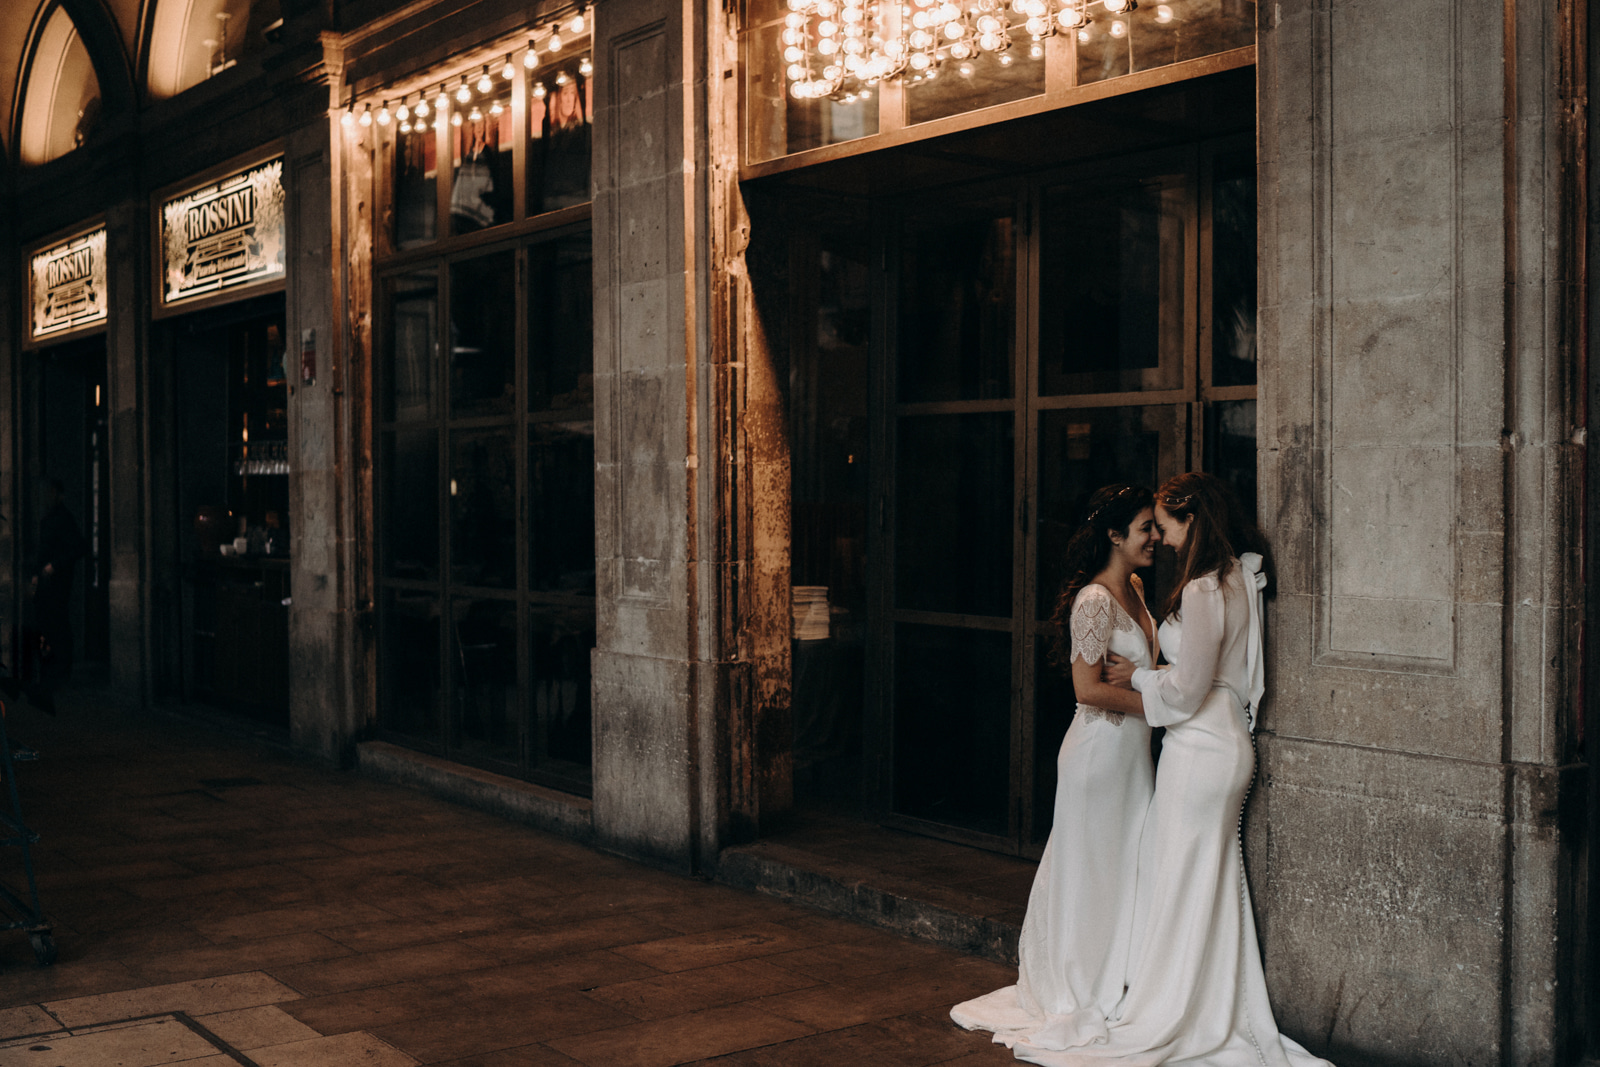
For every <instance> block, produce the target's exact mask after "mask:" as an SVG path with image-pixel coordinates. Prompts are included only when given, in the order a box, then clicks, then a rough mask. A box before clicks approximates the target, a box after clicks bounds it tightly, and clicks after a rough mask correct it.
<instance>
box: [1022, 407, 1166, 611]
mask: <svg viewBox="0 0 1600 1067" xmlns="http://www.w3.org/2000/svg"><path fill="white" fill-rule="evenodd" d="M1182 410H1183V409H1182V408H1181V407H1180V406H1178V405H1175V404H1170V405H1169V404H1162V405H1159V406H1153V407H1128V408H1072V409H1069V410H1064V411H1041V412H1040V413H1039V503H1038V509H1037V511H1038V539H1039V540H1038V544H1039V563H1038V575H1039V582H1038V592H1037V598H1036V601H1035V606H1034V610H1035V612H1037V615H1036V616H1035V617H1036V618H1039V619H1048V618H1049V617H1050V613H1051V612H1052V611H1053V610H1054V609H1055V603H1056V596H1057V595H1058V593H1059V592H1060V589H1061V584H1062V583H1063V582H1064V581H1065V580H1066V579H1067V574H1066V571H1065V570H1064V569H1063V567H1062V558H1063V556H1064V554H1065V552H1066V548H1067V542H1068V541H1069V540H1070V539H1071V537H1072V535H1073V533H1074V532H1075V531H1076V530H1077V529H1078V526H1079V524H1081V523H1082V522H1083V520H1084V518H1085V517H1086V512H1085V507H1084V505H1085V504H1086V503H1087V502H1088V500H1089V497H1090V496H1091V495H1093V493H1094V491H1095V490H1096V489H1098V488H1100V487H1101V486H1102V485H1109V484H1111V483H1113V482H1125V483H1128V484H1131V485H1142V486H1145V487H1146V488H1149V489H1154V488H1155V487H1156V486H1157V485H1159V484H1160V482H1161V480H1162V479H1163V478H1167V477H1171V476H1172V475H1174V474H1177V473H1178V472H1179V471H1181V470H1182V469H1183V438H1182V435H1181V434H1180V433H1179V430H1180V423H1179V418H1180V415H1181V412H1182ZM1158 558H1159V557H1158ZM1146 581H1147V582H1149V581H1150V578H1149V577H1148V576H1147V577H1146Z"/></svg>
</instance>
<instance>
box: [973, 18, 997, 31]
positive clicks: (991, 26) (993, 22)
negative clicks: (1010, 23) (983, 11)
mask: <svg viewBox="0 0 1600 1067" xmlns="http://www.w3.org/2000/svg"><path fill="white" fill-rule="evenodd" d="M999 28H1000V20H999V19H997V18H995V17H994V16H993V15H985V16H983V17H982V18H980V19H979V20H978V32H979V33H994V32H995V31H996V30H998V29H999Z"/></svg>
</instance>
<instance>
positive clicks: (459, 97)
mask: <svg viewBox="0 0 1600 1067" xmlns="http://www.w3.org/2000/svg"><path fill="white" fill-rule="evenodd" d="M471 99H472V90H471V89H469V88H467V76H466V75H465V74H463V75H461V85H460V87H459V88H457V89H456V101H457V102H458V103H462V104H465V103H466V102H467V101H469V100H471Z"/></svg>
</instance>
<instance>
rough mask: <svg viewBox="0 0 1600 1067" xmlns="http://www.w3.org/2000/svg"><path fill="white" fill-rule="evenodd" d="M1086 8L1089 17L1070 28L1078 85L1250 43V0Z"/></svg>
mask: <svg viewBox="0 0 1600 1067" xmlns="http://www.w3.org/2000/svg"><path fill="white" fill-rule="evenodd" d="M1091 10H1092V11H1094V13H1095V17H1094V18H1092V19H1091V20H1090V22H1089V24H1088V25H1086V26H1084V27H1082V28H1081V29H1079V30H1077V31H1076V37H1077V41H1076V43H1077V51H1078V83H1079V84H1080V85H1086V84H1088V83H1089V82H1098V81H1105V80H1106V79H1108V78H1120V77H1122V76H1123V75H1124V74H1134V73H1137V72H1138V71H1141V70H1150V69H1152V68H1155V67H1164V66H1167V65H1169V64H1172V63H1181V62H1183V61H1184V60H1186V59H1199V58H1200V57H1201V56H1210V55H1216V54H1217V53H1218V52H1226V51H1229V50H1231V49H1234V48H1244V47H1246V46H1248V45H1252V44H1255V41H1256V5H1255V3H1254V2H1253V0H1209V2H1206V3H1193V2H1189V0H1175V2H1172V3H1165V4H1152V3H1142V4H1139V5H1138V6H1137V7H1136V8H1134V10H1132V11H1129V12H1124V13H1122V14H1120V15H1110V14H1106V15H1101V14H1099V12H1098V9H1097V8H1096V9H1091Z"/></svg>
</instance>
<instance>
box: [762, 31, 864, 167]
mask: <svg viewBox="0 0 1600 1067" xmlns="http://www.w3.org/2000/svg"><path fill="white" fill-rule="evenodd" d="M780 6H781V5H780ZM782 14H784V15H787V14H788V11H787V10H786V9H785V10H784V11H783V12H782ZM817 22H818V19H817V18H816V17H815V16H813V17H812V18H811V22H810V25H809V27H808V30H809V33H810V40H811V52H810V55H811V59H810V63H809V67H810V71H811V75H810V76H811V80H812V84H816V83H817V82H818V81H820V80H821V79H822V76H823V70H824V68H825V67H826V66H827V65H828V64H829V63H831V62H832V61H831V60H826V59H824V58H823V57H822V56H821V55H820V54H819V53H818V52H817V51H816V50H815V41H816V39H817V38H816V29H815V27H816V24H817ZM749 25H750V26H751V27H752V28H751V29H750V31H749V32H748V33H747V34H746V35H745V40H746V41H747V42H748V45H747V50H746V53H745V55H746V57H747V60H748V62H747V64H746V79H747V80H746V82H745V86H746V102H745V107H746V109H747V113H746V130H747V136H748V138H749V144H748V151H749V153H750V158H751V160H752V161H756V160H762V159H772V158H775V157H777V156H782V155H787V154H788V153H790V152H803V151H805V150H807V149H810V148H820V147H822V146H823V145H830V144H839V143H841V142H843V141H853V140H855V139H856V138H857V137H865V136H867V135H868V134H873V133H877V132H878V97H877V93H876V92H875V91H874V90H875V88H876V86H868V85H863V84H861V83H860V82H858V81H857V80H856V79H855V78H853V77H848V78H846V79H844V80H845V82H847V83H848V84H847V85H841V86H840V87H839V89H838V91H837V92H835V93H834V94H833V95H832V96H819V97H810V98H802V97H798V96H796V95H795V94H794V92H793V87H794V85H795V82H794V80H793V79H792V78H791V77H790V76H789V73H790V71H791V69H792V70H796V71H798V70H801V69H803V68H804V67H805V66H806V64H805V63H804V62H802V63H801V64H800V65H799V66H796V67H793V68H791V65H790V64H789V62H788V60H787V59H786V58H785V52H786V51H787V49H788V47H789V46H788V45H787V44H785V42H784V39H783V38H784V34H785V32H786V31H787V27H786V25H785V24H784V21H783V19H782V18H779V19H778V20H776V21H773V22H768V23H766V24H764V25H762V24H758V23H756V22H755V21H752V22H751V23H749ZM797 47H798V46H797ZM802 80H803V79H802ZM863 90H865V91H864V92H863Z"/></svg>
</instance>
